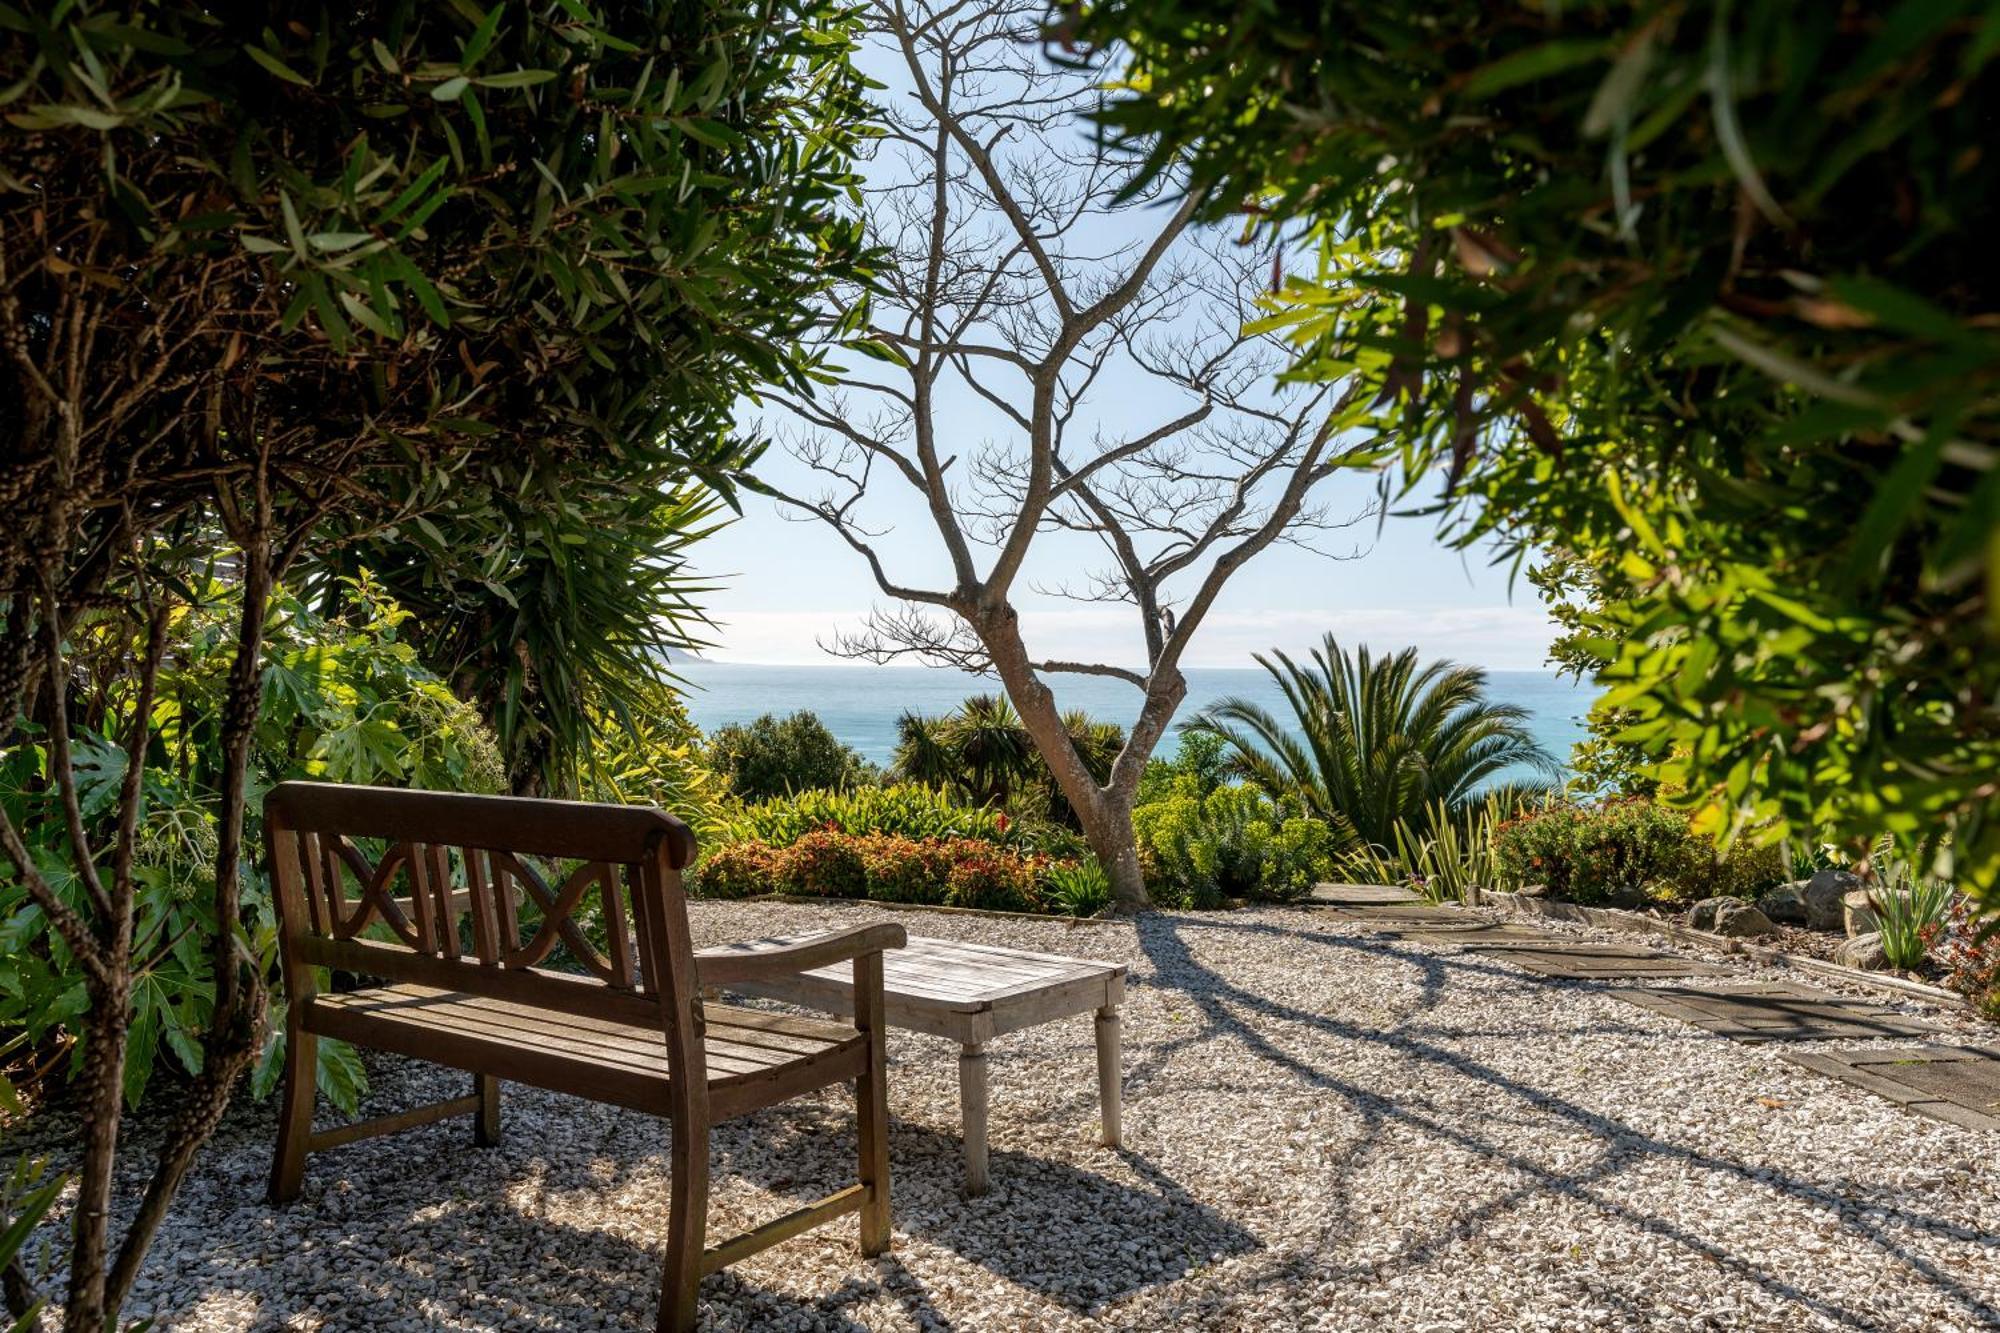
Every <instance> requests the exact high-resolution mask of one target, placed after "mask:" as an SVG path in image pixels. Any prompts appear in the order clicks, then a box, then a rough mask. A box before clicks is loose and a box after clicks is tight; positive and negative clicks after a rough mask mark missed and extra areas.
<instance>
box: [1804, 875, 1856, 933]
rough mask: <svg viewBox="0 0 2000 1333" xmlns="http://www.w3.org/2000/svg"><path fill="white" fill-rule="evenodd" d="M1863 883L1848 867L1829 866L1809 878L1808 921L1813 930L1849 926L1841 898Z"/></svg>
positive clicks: (1843, 929)
mask: <svg viewBox="0 0 2000 1333" xmlns="http://www.w3.org/2000/svg"><path fill="white" fill-rule="evenodd" d="M1860 887H1861V877H1860V876H1859V875H1856V874H1854V873H1852V872H1851V871H1846V870H1835V869H1832V868H1828V869H1826V870H1822V871H1820V872H1819V873H1818V874H1817V875H1814V876H1813V877H1812V878H1811V879H1809V880H1807V881H1806V886H1805V900H1806V925H1808V926H1810V927H1812V929H1814V930H1839V931H1845V930H1846V929H1847V920H1846V911H1845V909H1844V908H1843V906H1842V905H1841V899H1843V898H1845V897H1846V896H1847V895H1848V894H1850V893H1852V892H1854V891H1855V890H1856V889H1858V888H1860Z"/></svg>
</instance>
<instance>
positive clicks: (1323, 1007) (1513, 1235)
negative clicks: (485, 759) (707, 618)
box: [127, 903, 2000, 1333]
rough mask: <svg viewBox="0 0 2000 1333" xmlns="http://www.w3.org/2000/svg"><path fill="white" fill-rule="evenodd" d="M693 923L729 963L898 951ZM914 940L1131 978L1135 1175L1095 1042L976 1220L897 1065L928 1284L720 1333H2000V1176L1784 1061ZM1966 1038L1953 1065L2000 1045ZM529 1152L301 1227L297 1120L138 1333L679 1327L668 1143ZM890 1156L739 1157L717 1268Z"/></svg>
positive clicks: (759, 924)
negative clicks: (1970, 1046) (1109, 1110)
mask: <svg viewBox="0 0 2000 1333" xmlns="http://www.w3.org/2000/svg"><path fill="white" fill-rule="evenodd" d="M693 915H694V919H695V929H696V933H697V937H698V940H697V942H698V943H700V944H707V943H718V942H721V941H724V940H727V939H732V938H741V937H744V936H750V935H761V934H766V933H771V932H774V931H797V930H808V929H813V928H817V927H822V926H827V925H834V924H855V923H860V922H863V921H867V920H871V919H875V918H877V917H881V916H887V915H890V914H889V913H885V912H883V911H882V910H880V909H878V908H874V907H870V906H866V905H853V906H842V907H817V906H790V905H784V906H781V905H771V904H722V903H714V904H709V903H703V904H697V905H695V907H694V909H693ZM900 919H902V920H904V921H905V922H906V924H908V925H909V927H910V928H911V930H912V931H913V932H918V933H924V934H929V935H939V936H949V937H953V938H959V939H968V940H978V941H984V942H990V943H995V944H1007V945H1016V946H1019V947H1023V948H1029V949H1036V950H1043V951H1049V952H1057V953H1075V954H1083V955H1091V956H1097V957H1107V958H1114V959H1123V960H1125V961H1126V962H1127V963H1128V964H1129V965H1130V968H1131V987H1130V990H1129V991H1128V1001H1127V1006H1126V1010H1125V1041H1126V1076H1127V1083H1126V1111H1125V1136H1126V1142H1127V1145H1128V1146H1127V1148H1126V1150H1124V1151H1123V1152H1113V1151H1111V1150H1108V1149H1104V1148H1100V1147H1097V1146H1095V1144H1094V1135H1095V1131H1096V1128H1097V1126H1096V1084H1095V1078H1094V1074H1093V1069H1094V1065H1093V1047H1092V1037H1091V1024H1090V1021H1089V1020H1088V1019H1087V1018H1081V1019H1076V1020H1073V1021H1069V1022H1064V1023H1060V1024H1056V1025H1052V1026H1044V1027H1041V1028H1037V1029H1034V1030H1031V1031H1029V1032H1026V1033H1021V1034H1017V1035H1015V1036H1012V1037H1007V1038H1003V1039H1001V1040H999V1041H997V1042H995V1043H994V1044H993V1046H992V1047H991V1048H990V1050H991V1060H992V1082H993V1117H992V1141H993V1163H992V1173H993V1192H992V1193H991V1194H990V1195H988V1196H987V1197H986V1198H983V1199H979V1200H973V1201H967V1200H965V1199H963V1198H961V1197H960V1193H959V1179H960V1165H959V1160H958V1141H957V1137H956V1135H957V1124H958V1100H957V1073H956V1062H955V1060H954V1058H953V1048H952V1047H951V1046H950V1044H949V1043H946V1042H943V1041H940V1040H937V1039H935V1038H930V1037H923V1036H918V1035H911V1034H896V1035H895V1036H894V1037H893V1038H892V1040H891V1043H890V1053H891V1057H892V1062H893V1065H892V1069H891V1072H890V1105H891V1110H892V1113H893V1118H894V1129H893V1135H892V1147H891V1152H892V1160H893V1164H894V1199H895V1215H896V1246H895V1249H894V1251H893V1253H892V1254H891V1255H890V1256H889V1257H886V1258H884V1259H881V1260H877V1261H867V1260H863V1259H862V1258H860V1257H859V1255H858V1254H857V1252H856V1251H855V1249H854V1246H853V1223H852V1222H845V1223H840V1224H836V1225H835V1226H833V1227H830V1228H826V1229H823V1230H821V1231H818V1232H815V1233H813V1234H812V1235H810V1236H808V1237H807V1238H805V1239H803V1240H799V1241H794V1242H792V1243H789V1244H787V1245H785V1246H782V1247H780V1248H778V1249H776V1250H773V1251H770V1252H767V1253H766V1254H764V1255H760V1256H758V1257H756V1258H754V1259H752V1260H749V1261H748V1262H746V1263H743V1264H741V1265H738V1266H736V1267H735V1268H732V1269H730V1270H729V1271H728V1273H727V1274H725V1275H724V1276H722V1277H720V1278H717V1279H712V1280H711V1281H710V1282H709V1283H708V1284H707V1286H706V1287H705V1288H704V1301H703V1307H704V1312H705V1314H706V1317H707V1320H708V1326H711V1327H714V1328H717V1329H743V1330H758V1331H759V1333H764V1331H767V1330H787V1329H801V1330H803V1329H814V1330H818V1329H828V1330H833V1329H843V1330H844V1329H876V1330H889V1329H895V1330H915V1329H921V1330H966V1331H968V1333H970V1331H971V1330H982V1329H994V1330H1025V1329H1035V1330H1041V1329H1049V1330H1056V1329H1159V1330H1168V1329H1184V1328H1203V1329H1245V1330H1249V1329H1255V1330H1290V1329H1397V1330H1446V1329H1465V1330H1489V1329H1586V1328H1592V1329H1594V1328H1616V1329H1628V1328H1631V1329H1671V1330H1679V1329H1729V1330H1736V1329H1784V1330H1794V1329H1815V1328H1869V1329H1897V1330H1902V1329H1940V1330H1942V1329H1974V1328H1991V1327H1996V1326H2000V1152H1996V1147H2000V1145H1996V1142H1995V1140H1994V1139H1993V1138H1992V1137H1990V1136H1982V1135H1979V1134H1975V1133H1971V1132H1968V1131H1964V1130H1960V1129H1956V1128H1953V1127H1951V1126H1948V1125H1943V1124H1939V1123H1936V1122H1933V1121H1930V1120H1926V1119H1923V1118H1920V1117H1918V1116H1915V1115H1912V1114H1909V1113H1907V1112H1904V1111H1901V1110H1899V1109H1897V1108H1896V1107H1894V1106H1892V1105H1890V1104H1888V1103H1887V1102H1884V1101H1881V1100H1878V1099H1877V1098H1875V1097H1873V1096H1871V1095H1869V1094H1867V1093H1864V1092H1861V1091H1859V1090H1856V1089H1853V1088H1849V1087H1847V1086H1845V1085H1843V1084H1840V1083H1837V1082H1835V1081H1833V1080H1831V1079H1826V1078H1822V1077H1819V1076H1816V1075H1813V1074H1810V1073H1807V1072H1806V1071H1803V1070H1800V1069H1797V1068H1795V1067H1793V1066H1791V1065H1788V1064H1786V1063H1784V1062H1783V1061H1782V1060H1780V1059H1779V1058H1778V1056H1777V1053H1776V1051H1775V1050H1773V1049H1772V1048H1770V1047H1746V1046H1742V1045H1738V1044H1735V1043H1732V1042H1729V1041H1726V1040H1724V1039H1721V1038H1718V1037H1713V1036H1710V1035H1708V1034H1706V1033H1703V1032H1700V1031H1697V1030H1696V1029H1693V1028H1691V1027H1688V1026H1686V1025H1683V1024H1680V1023H1677V1022H1674V1021H1672V1020H1669V1019H1666V1018H1663V1017H1660V1016H1658V1015H1654V1014H1651V1013H1648V1012H1645V1011H1642V1010H1640V1009H1637V1008H1635V1007H1633V1006H1631V1005H1628V1004H1624V1003H1622V1002H1620V1001H1618V1000H1615V999H1613V998H1611V997H1609V996H1606V995H1603V994H1600V993H1597V992H1598V991H1599V989H1600V987H1597V986H1595V985H1592V984H1589V983H1584V984H1565V983H1555V982H1550V981H1547V980H1544V979H1541V978H1538V977H1534V976H1532V975H1531V974H1529V973H1526V972H1523V971H1520V970H1517V969H1515V968H1513V967H1510V966H1509V965H1508V964H1507V963H1506V962H1505V961H1504V960H1501V959H1498V958H1495V957H1492V956H1481V955H1475V954H1468V953H1461V952H1460V951H1459V949H1458V948H1457V947H1456V946H1455V945H1453V944H1451V943H1450V942H1449V941H1439V942H1436V943H1430V942H1426V941H1423V940H1401V941H1391V940H1384V939H1380V938H1370V937H1368V935H1367V934H1366V932H1365V930H1364V929H1362V928H1361V927H1359V926H1357V925H1356V924H1355V923H1352V922H1346V921H1342V920H1339V919H1337V918H1334V917H1332V916H1331V915H1329V914H1325V913H1315V912H1312V911H1309V910H1290V911H1288V910H1259V911H1246V912H1236V913H1227V914H1212V915H1202V916H1193V915H1186V916H1175V915H1161V916H1157V917H1152V918H1148V919H1147V920H1145V921H1143V922H1141V923H1139V924H1138V925H1136V926H1134V925H1132V924H1130V923H1115V924H1096V923H1086V924H1080V925H1066V924H1063V923H1057V922H1047V923H1043V922H1030V921H1003V920H996V919H988V918H979V917H969V916H952V915H943V914H923V913H909V914H906V915H905V916H903V917H902V918H900ZM1559 930H1560V928H1552V933H1554V932H1556V931H1559ZM1742 972H1743V976H1744V979H1746V980H1750V979H1774V977H1775V974H1772V973H1767V972H1762V973H1760V972H1759V971H1758V970H1757V969H1755V968H1753V967H1749V966H1744V967H1743V968H1742ZM1871 998H1878V997H1872V996H1871ZM1899 1007H1902V1006H1899ZM1907 1007H1908V1008H1909V1010H1910V1012H1913V1013H1931V1015H1932V1016H1936V1015H1935V1014H1934V1012H1933V1011H1926V1010H1925V1009H1924V1008H1923V1007H1922V1006H1921V1005H1910V1006H1907ZM1945 1021H1946V1022H1947V1023H1948V1024H1949V1025H1950V1027H1951V1031H1950V1032H1949V1033H1948V1034H1947V1035H1946V1036H1945V1037H1944V1038H1942V1039H1943V1040H1945V1041H1955V1042H1970V1041H1977V1040H1990V1037H1991V1029H1990V1028H1987V1029H1984V1030H1983V1031H1982V1030H1981V1029H1979V1028H1978V1027H1976V1026H1974V1025H1973V1022H1972V1020H1970V1019H1967V1018H1964V1017H1962V1016H1946V1017H1945ZM375 1079H376V1093H375V1094H374V1096H373V1098H372V1104H371V1105H370V1106H369V1107H368V1108H365V1109H367V1110H369V1111H371V1112H373V1111H380V1110H384V1109H393V1108H394V1107H396V1106H400V1105H408V1104H411V1103H412V1102H413V1101H415V1100H417V1099H418V1098H420V1097H429V1096H435V1095H441V1094H445V1093H450V1092H454V1091H456V1090H457V1089H458V1087H459V1085H460V1082H461V1078H460V1076H457V1075H450V1074H442V1073H437V1072H434V1071H431V1070H429V1069H427V1068H425V1067H422V1066H416V1065H411V1064H407V1063H404V1062H400V1061H393V1060H382V1061H379V1062H377V1063H376V1065H375ZM505 1114H506V1119H507V1126H506V1142H505V1145H504V1146H503V1147H502V1148H500V1149H499V1150H497V1151H493V1152H482V1151H479V1150H477V1149H474V1148H473V1147H472V1146H471V1144H470V1134H469V1131H468V1130H467V1129H466V1127H465V1126H464V1124H463V1123H461V1122H454V1123H449V1124H445V1125H441V1126H433V1127H430V1128H426V1129H422V1130H417V1131H414V1132H411V1133H409V1134H406V1135H403V1136H401V1137H400V1138H397V1139H391V1140H380V1141H377V1142H375V1143H371V1144H368V1145H365V1146H363V1147H361V1148H357V1149H350V1150H346V1151H341V1152H336V1153H329V1154H325V1155H322V1156H318V1157H315V1158H314V1159H313V1160H312V1162H311V1163H310V1164H309V1166H308V1169H307V1178H306V1192H305V1196H304V1197H303V1198H302V1199H301V1200H300V1201H299V1202H298V1203H297V1204H295V1205H293V1206H292V1207H290V1208H288V1209H284V1210H277V1211H274V1210H272V1209H270V1208H267V1207H266V1206H265V1205H264V1203H263V1202H262V1186H263V1178H264V1171H265V1167H266V1163H267V1160H268V1153H269V1150H270V1143H271V1117H270V1109H269V1107H268V1106H262V1107H251V1106H248V1105H247V1104H246V1105H245V1107H243V1108H242V1109H241V1110H239V1111H238V1112H237V1113H236V1114H235V1115H234V1116H233V1117H232V1119H231V1121H230V1122H229V1124H228V1125H227V1126H226V1127H225V1129H224V1131H223V1133H222V1135H221V1136H220V1138H219V1140H218V1142H217V1143H216V1144H215V1145H214V1146H213V1147H212V1149H211V1151H210V1152H209V1154H208V1155H207V1156H206V1157H205V1158H204V1159H203V1164H202V1166H201V1167H200V1168H199V1169H198V1171H197V1173H196V1175H195V1176H194V1178H193V1179H191V1180H190V1182H189V1183H188V1186H187V1188H186V1190H185V1191H184V1193H183V1195H182V1198H181V1202H180V1204H179V1206H178V1208H177V1210H176V1213H175V1216H174V1218H173V1219H172V1221H171V1222H170V1224H169V1227H168V1230H167V1232H166V1234H164V1235H163V1236H162V1237H161V1240H160V1243H159V1244H158V1246H157V1247H156V1249H155V1251H154V1256H153V1259H152V1261H151V1263H150V1266H149V1268H148V1270H147V1272H146V1274H145V1276H144V1277H143V1278H142V1279H141V1283H140V1288H139V1290H138V1292H137V1294H136V1296H135V1300H134V1302H133V1306H132V1308H130V1309H128V1311H127V1313H128V1314H132V1315H139V1314H144V1313H154V1314H157V1315H158V1316H159V1317H160V1320H161V1323H162V1325H163V1326H167V1327H172V1328H183V1329H202V1330H211V1329H213V1330H221V1329H247V1328H299V1329H332V1328H341V1329H364V1328H365V1329H393V1328H411V1329H431V1328H441V1329H490V1328H508V1329H548V1330H557V1329H561V1330H574V1329H597V1328H607V1329H650V1328H651V1327H652V1319H653V1311H654V1305H655V1298H656V1288H655V1285H654V1284H655V1283H656V1282H657V1280H658V1273H659V1266H658V1259H657V1256H658V1253H659V1248H660V1246H661V1244H662V1242H663V1239H664V1233H665V1216H664V1200H665V1162H664V1152H663V1132H662V1126H660V1125H659V1124H658V1123H657V1122H653V1121H649V1120H647V1119H645V1118H643V1117H640V1116H637V1115H633V1114H629V1113H625V1112H621V1111H616V1110H612V1109H609V1108H606V1107H601V1106H593V1105H590V1104H587V1103H584V1102H579V1101H575V1100H571V1099H566V1098H562V1097H557V1096H554V1095H548V1094H543V1093H539V1092H536V1091H533V1090H530V1089H516V1088H510V1089H509V1091H508V1098H507V1103H506V1111H505ZM850 1126H851V1115H850V1110H849V1107H848V1104H847V1102H846V1099H845V1098H844V1097H842V1096H839V1095H833V1094H829V1095H825V1096H821V1097H815V1098H810V1099H807V1100H804V1101H801V1102H796V1103H793V1104H792V1105H790V1106H789V1107H785V1108H780V1109H777V1110H773V1111H769V1112H765V1113H762V1114H760V1115H758V1116H755V1117H752V1118H750V1119H746V1120H738V1121H735V1122H732V1123H730V1124H727V1125H725V1126H723V1127H721V1128H720V1129H719V1130H718V1132H717V1136H716V1145H715V1147H716V1170H715V1184H714V1200H713V1204H712V1213H711V1228H712V1233H711V1234H713V1231H714V1230H720V1229H728V1230H733V1229H736V1228H738V1227H740V1226H742V1225H746V1224H748V1223H751V1222H754V1221H756V1220H760V1219H762V1218H764V1217H768V1216H770V1215H772V1214H774V1213H776V1212H779V1211H782V1210H784V1209H785V1208H787V1207H790V1206H795V1205H796V1203H797V1202H799V1201H801V1200H803V1199H805V1198H809V1197H812V1196H815V1195H818V1194H820V1193H823V1192H826V1191H828V1190H830V1189H833V1188H837V1187H839V1186H840V1185H841V1184H844V1183H846V1182H847V1181H848V1180H849V1179H851V1174H850V1172H851V1168H850V1165H849V1163H850V1153H851V1144H852V1139H851V1137H850V1133H851V1131H850Z"/></svg>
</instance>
